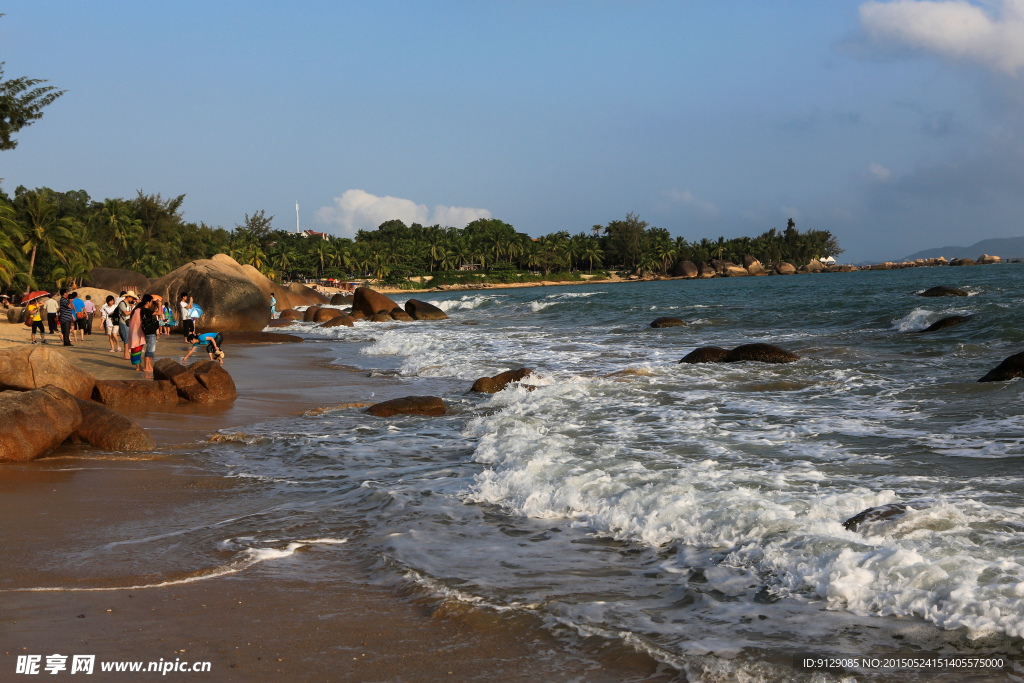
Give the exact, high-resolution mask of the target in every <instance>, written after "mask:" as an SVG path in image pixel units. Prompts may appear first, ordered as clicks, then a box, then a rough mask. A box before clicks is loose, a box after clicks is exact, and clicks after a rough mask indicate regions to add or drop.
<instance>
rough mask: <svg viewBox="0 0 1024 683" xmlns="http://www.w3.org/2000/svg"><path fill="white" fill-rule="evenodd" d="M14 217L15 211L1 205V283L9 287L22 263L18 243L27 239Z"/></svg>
mask: <svg viewBox="0 0 1024 683" xmlns="http://www.w3.org/2000/svg"><path fill="white" fill-rule="evenodd" d="M14 216H15V213H14V209H12V208H11V207H9V206H7V205H6V204H0V282H3V283H4V284H7V285H9V284H11V282H13V281H14V276H15V274H16V272H17V269H18V265H19V261H20V258H19V256H20V255H19V253H18V247H17V244H16V242H21V241H23V240H24V239H25V235H24V234H23V233H22V231H21V227H20V226H19V225H18V222H17V221H16V220H15V219H14Z"/></svg>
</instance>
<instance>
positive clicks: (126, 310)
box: [116, 290, 138, 360]
mask: <svg viewBox="0 0 1024 683" xmlns="http://www.w3.org/2000/svg"><path fill="white" fill-rule="evenodd" d="M137 299H138V296H136V295H135V292H134V290H129V291H127V292H125V293H124V294H122V295H121V300H120V301H119V302H118V303H117V312H116V316H117V318H116V319H117V330H118V332H119V333H120V335H121V343H122V344H123V345H124V359H125V360H130V359H131V348H132V347H131V346H129V345H128V336H129V330H128V321H129V320H130V319H131V317H132V311H133V310H135V301H136V300H137Z"/></svg>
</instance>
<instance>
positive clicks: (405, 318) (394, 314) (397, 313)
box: [391, 308, 415, 323]
mask: <svg viewBox="0 0 1024 683" xmlns="http://www.w3.org/2000/svg"><path fill="white" fill-rule="evenodd" d="M391 319H392V320H397V321H399V322H403V323H411V322H415V320H413V317H412V316H411V315H409V314H408V313H406V312H405V311H403V310H402V309H401V308H396V309H395V310H393V311H391Z"/></svg>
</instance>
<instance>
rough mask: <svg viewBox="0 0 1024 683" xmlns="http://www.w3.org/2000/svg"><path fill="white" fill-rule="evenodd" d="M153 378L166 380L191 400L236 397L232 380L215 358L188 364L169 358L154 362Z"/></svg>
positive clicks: (233, 398)
mask: <svg viewBox="0 0 1024 683" xmlns="http://www.w3.org/2000/svg"><path fill="white" fill-rule="evenodd" d="M153 378H154V379H166V380H169V381H170V383H171V384H172V385H173V386H174V389H175V391H176V392H177V394H178V396H180V397H181V398H183V399H185V400H186V401H189V402H192V403H217V402H221V401H234V400H235V399H236V398H238V391H237V389H236V388H235V381H234V380H233V379H232V378H231V375H230V374H229V373H228V371H227V370H225V369H224V367H223V366H222V365H221V364H220V363H217V362H216V361H209V360H204V361H199V362H198V363H193V364H191V365H189V366H188V367H186V366H184V365H182V364H181V363H178V362H177V361H175V360H172V359H170V358H161V359H160V360H158V361H157V362H156V363H154V364H153Z"/></svg>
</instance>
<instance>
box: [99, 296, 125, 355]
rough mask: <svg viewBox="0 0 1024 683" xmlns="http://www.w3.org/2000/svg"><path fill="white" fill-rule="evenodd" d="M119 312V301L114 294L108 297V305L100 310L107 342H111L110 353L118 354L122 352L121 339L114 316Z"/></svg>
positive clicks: (104, 305)
mask: <svg viewBox="0 0 1024 683" xmlns="http://www.w3.org/2000/svg"><path fill="white" fill-rule="evenodd" d="M115 311H117V299H115V298H114V295H113V294H110V295H108V296H107V303H105V304H103V307H102V308H101V309H100V319H101V320H102V321H103V330H104V331H105V332H106V333H107V341H109V342H110V352H111V353H117V352H118V351H120V350H121V344H120V341H121V337H120V336H119V335H120V332H119V330H118V329H117V323H116V322H114V317H113V316H114V314H115Z"/></svg>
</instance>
